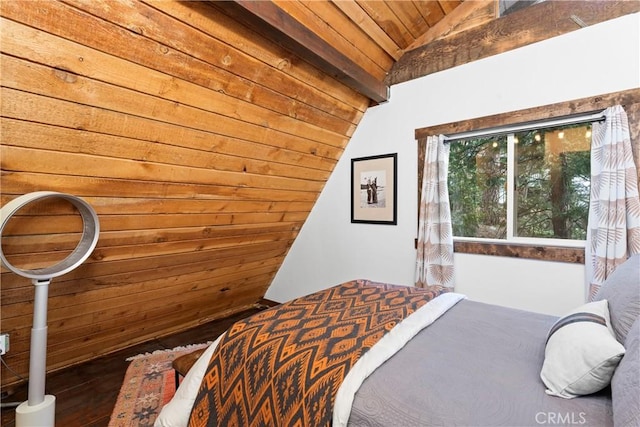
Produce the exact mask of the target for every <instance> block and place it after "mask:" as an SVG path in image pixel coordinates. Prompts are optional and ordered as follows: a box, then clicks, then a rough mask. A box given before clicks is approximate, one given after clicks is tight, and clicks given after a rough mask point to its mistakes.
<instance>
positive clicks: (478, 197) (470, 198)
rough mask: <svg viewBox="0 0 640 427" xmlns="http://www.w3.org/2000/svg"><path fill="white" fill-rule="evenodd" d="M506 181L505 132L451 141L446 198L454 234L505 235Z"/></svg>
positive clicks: (489, 237)
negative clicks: (491, 135) (449, 205)
mask: <svg viewBox="0 0 640 427" xmlns="http://www.w3.org/2000/svg"><path fill="white" fill-rule="evenodd" d="M506 182H507V136H506V135H503V136H497V137H489V138H473V139H466V140H460V141H456V142H452V143H451V147H450V151H449V200H450V203H451V217H452V227H453V235H454V236H460V237H481V238H488V239H504V238H506V232H507V197H506Z"/></svg>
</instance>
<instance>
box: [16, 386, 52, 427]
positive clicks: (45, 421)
mask: <svg viewBox="0 0 640 427" xmlns="http://www.w3.org/2000/svg"><path fill="white" fill-rule="evenodd" d="M55 420H56V397H55V396H52V395H50V394H47V395H45V396H44V400H43V401H42V402H41V403H38V404H37V405H33V406H29V402H28V401H26V402H22V403H21V404H20V405H19V406H18V407H17V408H16V427H54V426H55Z"/></svg>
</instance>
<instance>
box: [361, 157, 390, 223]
mask: <svg viewBox="0 0 640 427" xmlns="http://www.w3.org/2000/svg"><path fill="white" fill-rule="evenodd" d="M397 182H398V153H391V154H381V155H377V156H368V157H358V158H353V159H351V222H352V223H364V224H387V225H397V224H398V218H397V212H398V209H397V206H398V203H397V202H398V189H397Z"/></svg>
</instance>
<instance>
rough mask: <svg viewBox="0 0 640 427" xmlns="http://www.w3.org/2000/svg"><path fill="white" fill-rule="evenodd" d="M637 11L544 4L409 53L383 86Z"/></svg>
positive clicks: (620, 4)
mask: <svg viewBox="0 0 640 427" xmlns="http://www.w3.org/2000/svg"><path fill="white" fill-rule="evenodd" d="M465 3H466V2H465ZM461 7H462V6H461ZM638 11H640V1H624V0H595V1H584V0H577V1H576V0H573V1H545V2H542V3H538V4H535V5H533V6H529V7H527V8H524V9H522V10H519V11H517V12H514V13H511V14H509V15H506V16H504V17H502V18H499V19H495V20H492V21H489V22H487V23H485V24H482V25H478V26H476V27H473V28H471V29H469V30H466V31H461V32H459V33H455V34H453V35H451V36H448V37H444V38H440V39H437V40H433V41H432V42H431V43H428V44H426V45H424V46H421V47H419V48H416V49H414V50H411V51H407V52H406V53H405V54H404V55H402V57H401V58H400V59H399V60H398V61H396V63H395V64H394V65H393V66H392V67H391V70H390V72H389V74H388V75H387V78H386V83H387V84H388V85H394V84H397V83H402V82H406V81H408V80H413V79H416V78H418V77H422V76H426V75H428V74H432V73H435V72H438V71H442V70H446V69H449V68H452V67H456V66H458V65H462V64H466V63H468V62H472V61H476V60H478V59H482V58H487V57H489V56H492V55H497V54H499V53H502V52H506V51H509V50H512V49H516V48H519V47H522V46H526V45H529V44H532V43H535V42H539V41H542V40H545V39H548V38H551V37H555V36H559V35H561V34H565V33H569V32H571V31H574V30H578V29H580V28H581V27H582V26H583V25H585V26H589V25H594V24H597V23H600V22H603V21H607V20H609V19H614V18H618V17H620V16H623V15H627V14H631V13H636V12H638Z"/></svg>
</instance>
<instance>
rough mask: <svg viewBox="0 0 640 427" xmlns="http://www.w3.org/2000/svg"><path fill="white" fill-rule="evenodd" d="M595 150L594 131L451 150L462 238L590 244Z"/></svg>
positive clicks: (456, 144)
mask: <svg viewBox="0 0 640 427" xmlns="http://www.w3.org/2000/svg"><path fill="white" fill-rule="evenodd" d="M590 146H591V124H590V123H587V124H585V123H582V124H577V125H570V126H566V125H565V126H560V127H554V128H542V129H537V130H532V131H523V132H517V133H512V134H508V135H501V136H491V137H474V138H469V139H464V140H457V141H453V142H451V148H450V157H449V197H450V202H451V216H452V226H453V234H454V236H456V237H473V238H489V239H507V240H512V239H516V240H517V239H539V238H543V239H563V240H585V238H586V229H587V217H588V210H589V191H590V152H589V150H590ZM509 177H512V178H511V179H512V185H510V183H509Z"/></svg>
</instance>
